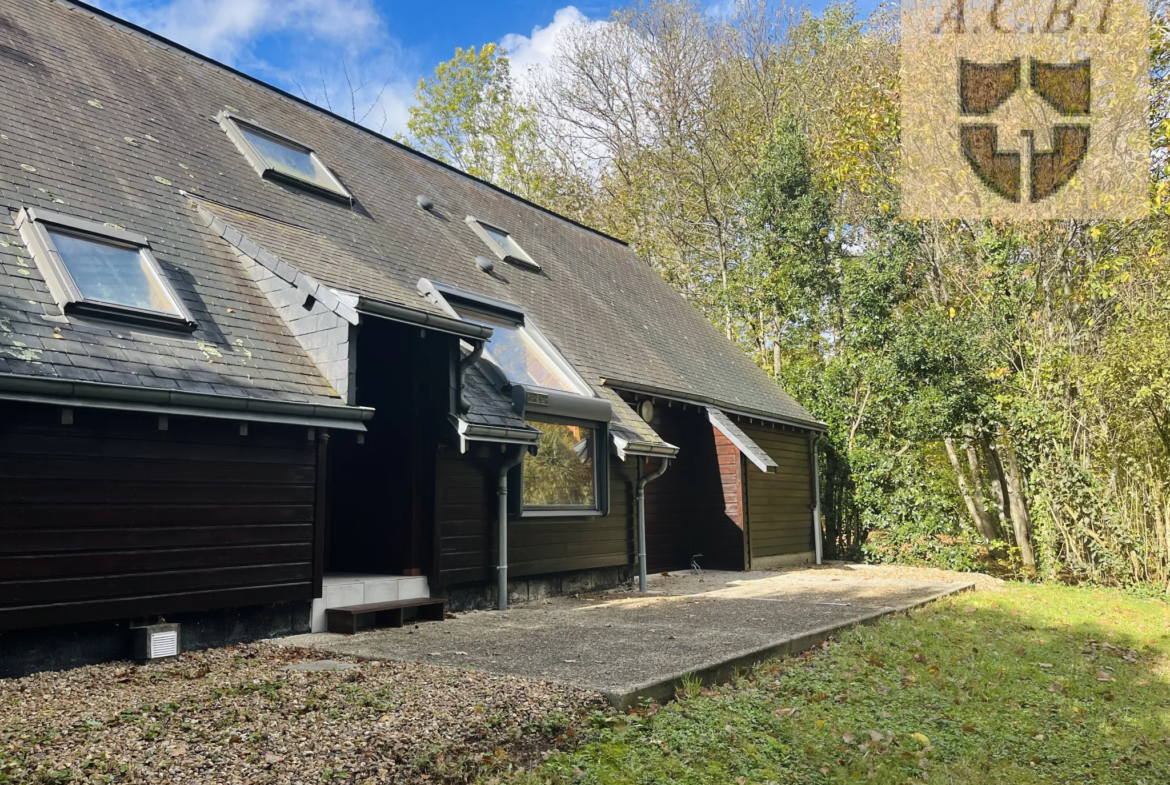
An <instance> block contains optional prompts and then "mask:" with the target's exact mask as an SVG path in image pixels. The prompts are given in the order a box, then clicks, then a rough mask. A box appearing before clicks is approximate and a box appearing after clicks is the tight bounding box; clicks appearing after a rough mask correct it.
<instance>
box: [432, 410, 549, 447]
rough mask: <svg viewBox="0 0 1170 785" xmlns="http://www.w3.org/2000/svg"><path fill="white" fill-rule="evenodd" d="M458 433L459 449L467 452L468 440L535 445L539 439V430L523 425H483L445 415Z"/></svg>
mask: <svg viewBox="0 0 1170 785" xmlns="http://www.w3.org/2000/svg"><path fill="white" fill-rule="evenodd" d="M447 417H448V418H449V419H450V420H451V424H452V425H454V426H455V430H456V431H457V432H458V433H459V451H460V452H467V444H468V443H469V442H493V443H495V444H522V445H525V446H527V447H535V446H536V445H537V443H538V442H539V441H540V431H538V430H536V429H535V428H531V427H529V426H527V425H525V426H524V427H523V428H511V427H508V426H504V425H483V424H479V423H472V422H468V421H467V420H465V419H463V418H462V417H456V416H455V415H453V414H449V415H447Z"/></svg>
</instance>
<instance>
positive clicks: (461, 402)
mask: <svg viewBox="0 0 1170 785" xmlns="http://www.w3.org/2000/svg"><path fill="white" fill-rule="evenodd" d="M483 347H484V342H483V341H476V342H475V343H474V344H473V345H472V347H471V354H469V355H467V356H466V357H464V358H462V359H461V360H460V361H459V371H458V374H459V378H458V379H456V381H455V383H456V384H457V385H458V386H459V387H458V389H457V391H456V398H455V404H456V405H457V406H458V407H459V412H460V413H463V412H469V411H471V401H469V400H468V399H467V395H466V393H464V392H463V379H464V377H465V376H466V374H467V369H468V368H470V367H471V366H472V365H474V364H475V362H476V361H477V360H478V359H479V358H480V357H482V356H483Z"/></svg>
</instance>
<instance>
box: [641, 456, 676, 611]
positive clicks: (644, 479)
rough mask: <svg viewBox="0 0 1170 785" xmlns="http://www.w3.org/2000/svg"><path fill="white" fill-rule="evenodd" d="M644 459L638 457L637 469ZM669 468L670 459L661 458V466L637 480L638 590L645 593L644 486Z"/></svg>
mask: <svg viewBox="0 0 1170 785" xmlns="http://www.w3.org/2000/svg"><path fill="white" fill-rule="evenodd" d="M644 461H645V458H642V457H641V456H639V457H638V468H641V467H642V465H643V463H644ZM669 468H670V459H669V458H663V459H662V464H661V465H660V466H659V467H658V468H657V469H655V470H654V471H653V472H651V473H650V474H647V475H645V476H643V477H639V478H638V588H639V590H641V591H646V485H647V484H649V483H651V482H654V481H655V480H657V479H658V478H659V477H661V476H662V474H663V472H665V471H666V470H667V469H669Z"/></svg>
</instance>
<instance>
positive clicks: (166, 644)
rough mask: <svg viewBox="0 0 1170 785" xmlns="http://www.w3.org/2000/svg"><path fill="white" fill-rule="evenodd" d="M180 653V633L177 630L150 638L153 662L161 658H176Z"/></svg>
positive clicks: (160, 633) (157, 633)
mask: <svg viewBox="0 0 1170 785" xmlns="http://www.w3.org/2000/svg"><path fill="white" fill-rule="evenodd" d="M178 653H179V633H178V631H177V630H171V631H170V632H156V633H154V634H153V635H151V636H150V658H151V659H152V660H154V659H158V658H159V657H174V656H175V655H177V654H178Z"/></svg>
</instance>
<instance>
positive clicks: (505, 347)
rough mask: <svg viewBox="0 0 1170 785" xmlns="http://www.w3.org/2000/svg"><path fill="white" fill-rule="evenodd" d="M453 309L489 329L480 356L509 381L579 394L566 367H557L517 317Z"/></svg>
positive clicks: (466, 319) (463, 317) (466, 318)
mask: <svg viewBox="0 0 1170 785" xmlns="http://www.w3.org/2000/svg"><path fill="white" fill-rule="evenodd" d="M455 310H456V312H457V313H458V314H459V317H460V318H461V319H464V320H465V321H469V322H477V323H479V324H485V325H487V326H488V327H491V328H492V330H493V332H492V337H491V338H489V339H488V340H487V343H486V345H485V346H484V357H486V358H487V359H488V360H491V361H492V362H493V363H495V364H496V367H498V368H499V369H500V370H501V371H502V372H503V374H504V376H506V377H507V378H508V381H509V382H511V383H512V384H527V385H532V386H535V387H543V388H545V389H548V390H561V391H564V392H570V393H577V394H580V392H581V391H580V390H579V389H578V385H576V384H574V383H573V381H572V379H571V378H570V376H569V373H568V371H567V369H564V368H561V367H558V363H556V362H554V361H553V359H552V358H551V357H550V356H549V354H548V352H547V351H545V350H544V349H543V348H542V347H541V345H540V343H539V342H538V338H536V336H534V334H533V333H532V331H531V330H527V329H525V328H524V325H523V324H522V323H521V322H520V321H519V319H510V318H507V317H506V316H504V315H502V314H499V315H497V314H491V313H488V312H487V311H479V310H475V309H473V308H467V307H463V306H459V305H456V306H455Z"/></svg>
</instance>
